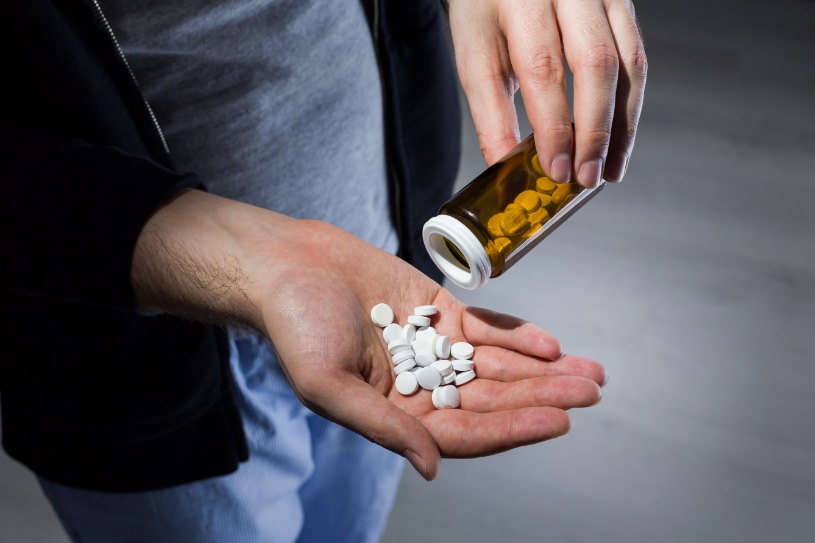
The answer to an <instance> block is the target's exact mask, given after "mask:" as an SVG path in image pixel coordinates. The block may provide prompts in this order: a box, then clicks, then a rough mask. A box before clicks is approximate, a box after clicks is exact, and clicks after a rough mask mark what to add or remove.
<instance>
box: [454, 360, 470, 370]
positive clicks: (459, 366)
mask: <svg viewBox="0 0 815 543" xmlns="http://www.w3.org/2000/svg"><path fill="white" fill-rule="evenodd" d="M474 367H475V362H473V361H472V360H459V359H458V358H456V359H454V360H453V369H454V370H456V371H470V370H471V369H473V368H474Z"/></svg>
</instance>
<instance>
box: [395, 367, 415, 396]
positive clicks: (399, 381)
mask: <svg viewBox="0 0 815 543" xmlns="http://www.w3.org/2000/svg"><path fill="white" fill-rule="evenodd" d="M396 390H397V391H398V392H399V394H403V395H405V396H410V395H411V394H413V393H414V392H416V391H417V390H419V380H418V379H416V375H415V374H414V373H413V372H410V371H403V372H402V373H400V374H398V375H397V376H396Z"/></svg>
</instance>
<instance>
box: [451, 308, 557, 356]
mask: <svg viewBox="0 0 815 543" xmlns="http://www.w3.org/2000/svg"><path fill="white" fill-rule="evenodd" d="M461 327H462V331H463V332H464V337H465V338H466V340H467V341H468V342H470V343H472V344H473V345H492V346H496V347H503V348H505V349H509V350H513V351H518V352H520V353H524V354H527V355H530V356H537V357H540V358H546V359H549V360H555V359H558V358H560V357H561V355H562V350H561V346H560V342H559V341H558V340H557V339H556V338H555V337H554V336H553V335H552V334H550V333H549V332H547V331H546V330H544V329H543V328H540V327H538V326H535V325H534V324H531V323H528V322H526V321H524V320H521V319H519V318H517V317H513V316H511V315H505V314H503V313H496V312H495V311H490V310H489V309H483V308H480V307H468V308H467V309H465V310H464V313H463V314H462V317H461Z"/></svg>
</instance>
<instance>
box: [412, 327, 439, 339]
mask: <svg viewBox="0 0 815 543" xmlns="http://www.w3.org/2000/svg"><path fill="white" fill-rule="evenodd" d="M435 336H436V329H435V328H433V327H432V326H420V327H419V328H417V329H416V339H423V338H434V337H435Z"/></svg>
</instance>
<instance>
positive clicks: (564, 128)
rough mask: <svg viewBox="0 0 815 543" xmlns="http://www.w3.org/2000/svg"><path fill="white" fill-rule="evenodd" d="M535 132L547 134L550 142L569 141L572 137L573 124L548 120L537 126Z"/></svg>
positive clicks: (547, 139)
mask: <svg viewBox="0 0 815 543" xmlns="http://www.w3.org/2000/svg"><path fill="white" fill-rule="evenodd" d="M535 133H536V134H540V135H541V136H545V138H546V141H549V142H569V141H571V139H572V124H571V123H570V122H559V121H554V120H546V121H544V122H542V123H538V124H537V125H536V126H535Z"/></svg>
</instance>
